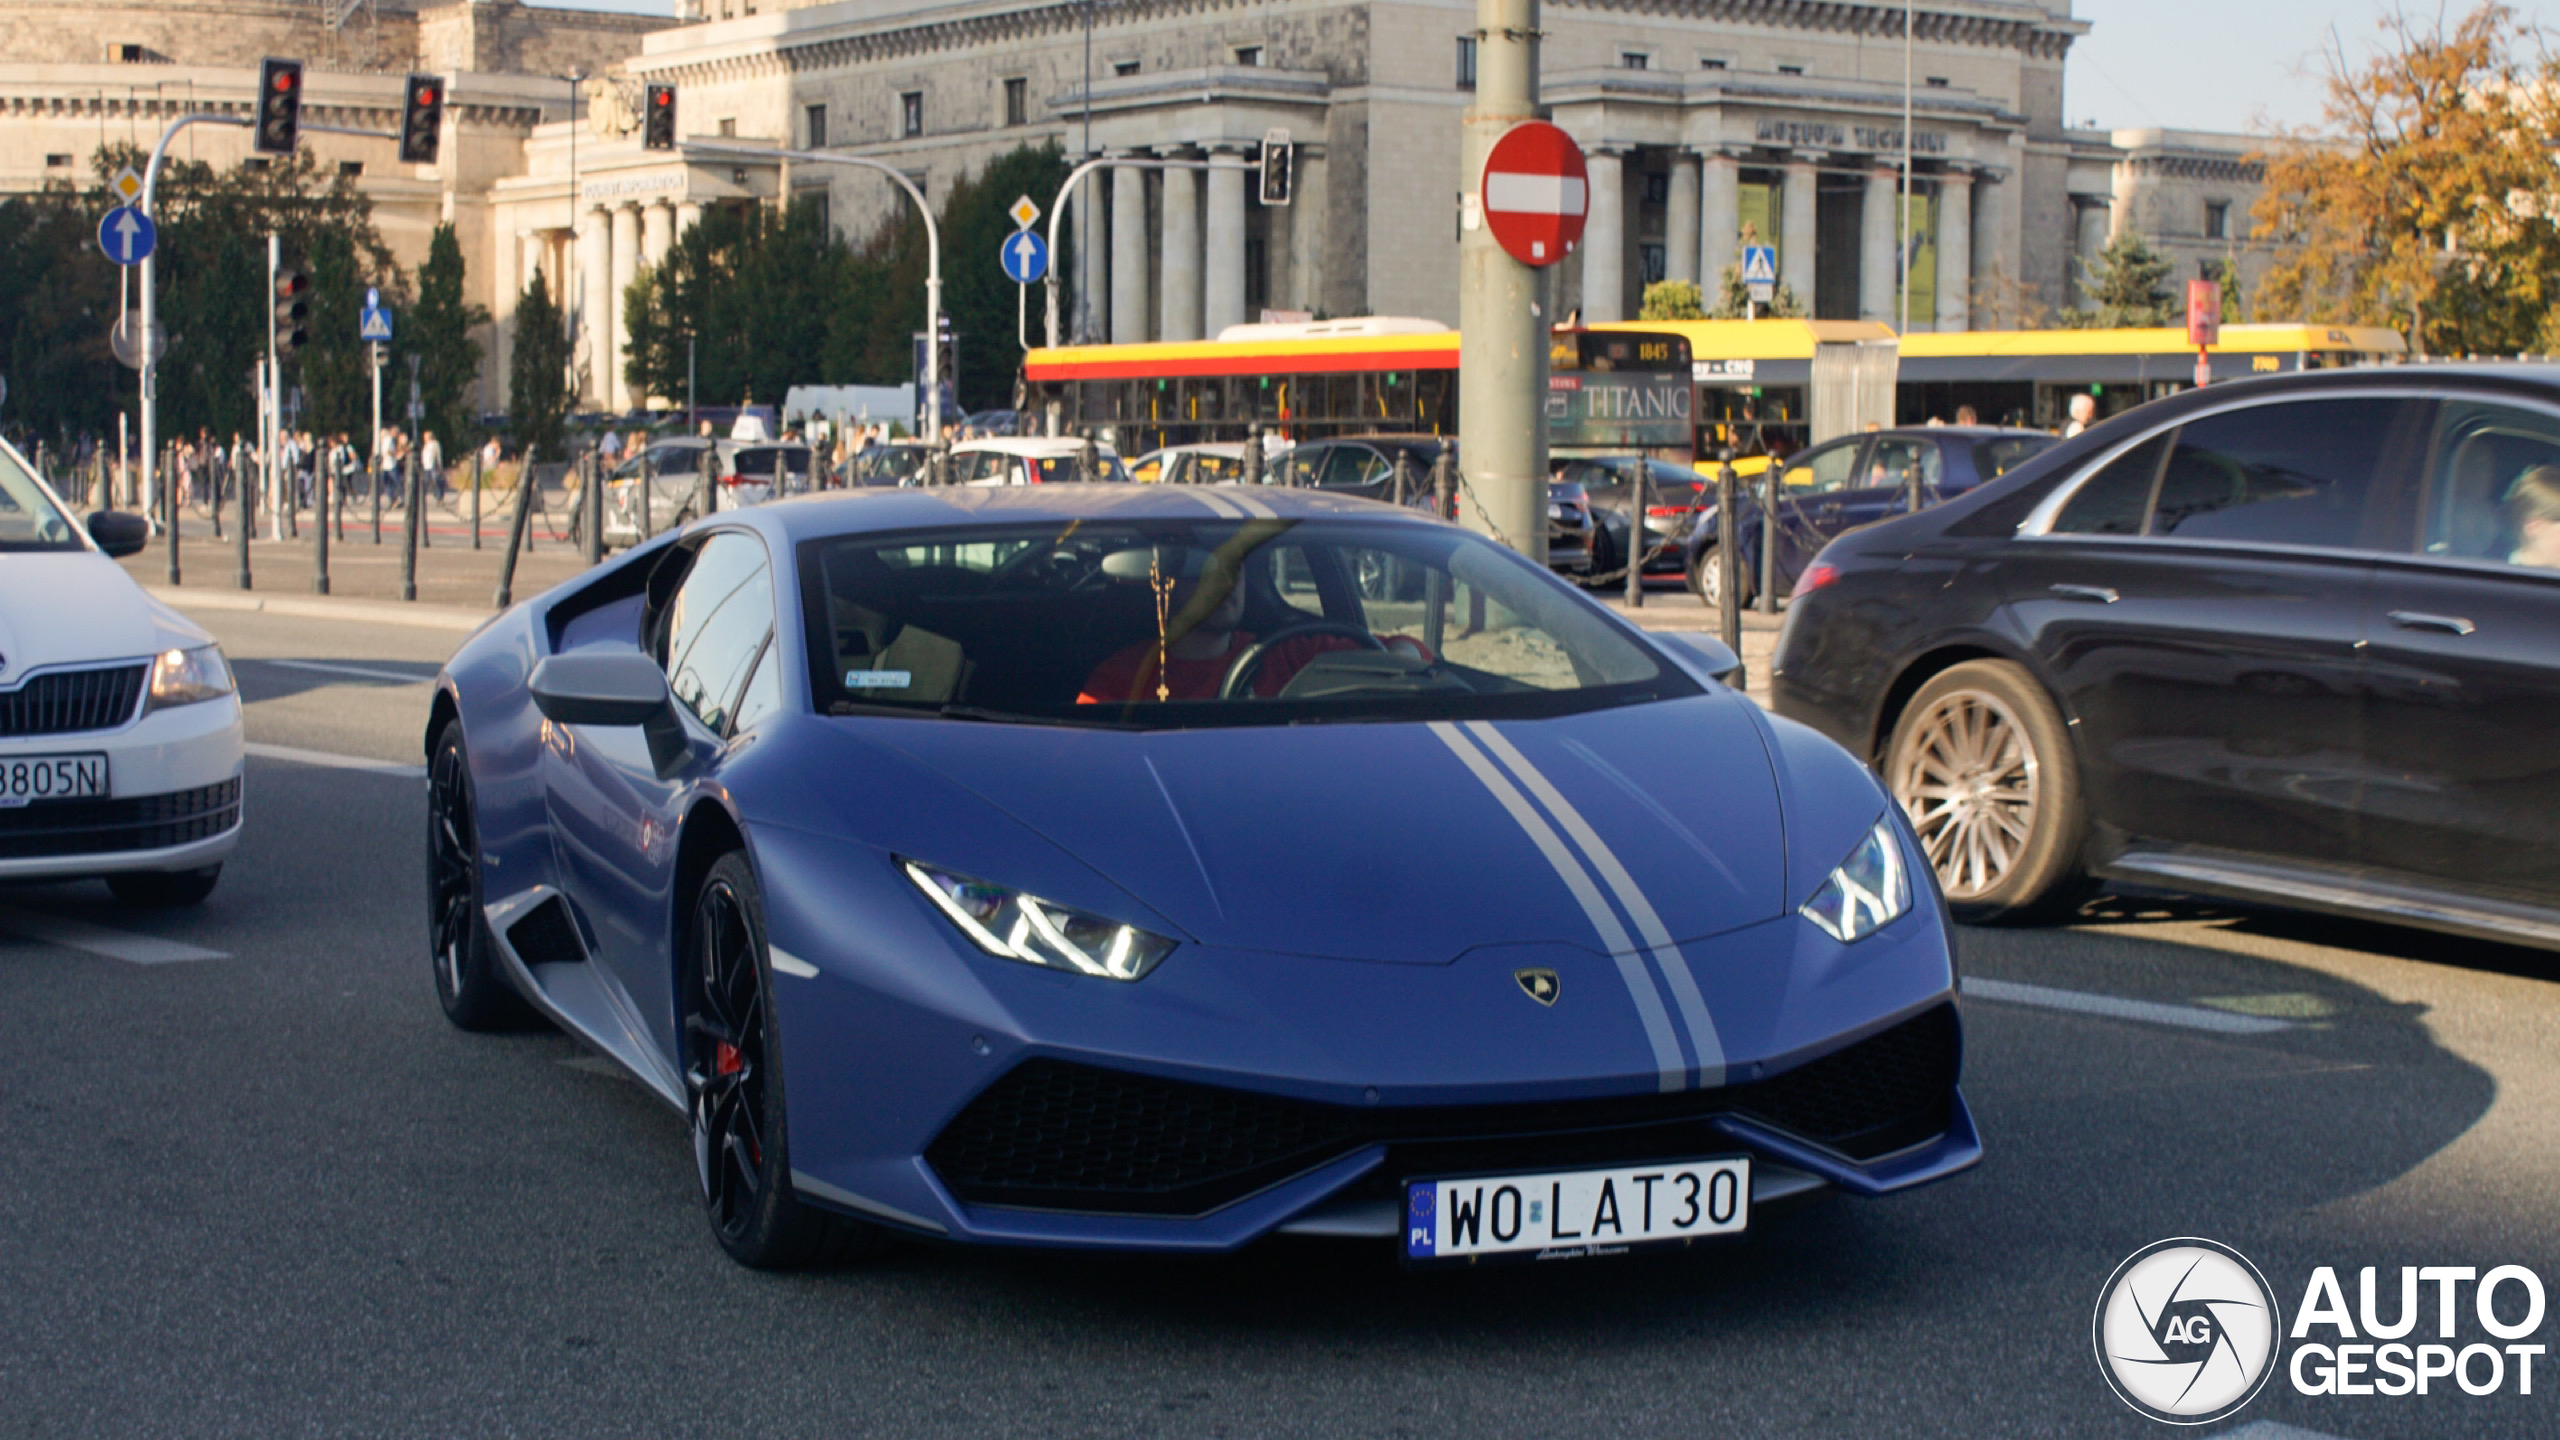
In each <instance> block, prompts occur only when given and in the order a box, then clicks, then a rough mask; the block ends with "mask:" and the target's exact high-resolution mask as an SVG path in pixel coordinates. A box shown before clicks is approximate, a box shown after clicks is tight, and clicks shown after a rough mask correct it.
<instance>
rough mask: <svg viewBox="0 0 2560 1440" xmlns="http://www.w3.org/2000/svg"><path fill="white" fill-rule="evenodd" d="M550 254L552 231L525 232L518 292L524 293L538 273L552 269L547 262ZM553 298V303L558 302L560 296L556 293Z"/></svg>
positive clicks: (517, 283) (517, 284) (517, 278)
mask: <svg viewBox="0 0 2560 1440" xmlns="http://www.w3.org/2000/svg"><path fill="white" fill-rule="evenodd" d="M550 256H551V232H549V231H547V230H527V231H526V232H524V268H523V269H521V270H519V271H517V272H516V293H518V294H522V293H524V289H525V287H526V286H528V285H531V284H532V283H533V277H534V276H535V275H536V274H538V273H541V272H544V271H547V270H549V269H550V266H549V264H548V263H546V262H548V260H549V259H550ZM554 288H555V289H556V288H557V287H554ZM551 300H552V303H553V304H558V303H559V300H560V297H559V296H558V295H556V294H555V295H553V296H552V297H551Z"/></svg>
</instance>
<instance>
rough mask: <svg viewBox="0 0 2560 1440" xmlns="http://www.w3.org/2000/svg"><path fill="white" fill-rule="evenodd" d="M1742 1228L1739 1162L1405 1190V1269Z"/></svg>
mask: <svg viewBox="0 0 2560 1440" xmlns="http://www.w3.org/2000/svg"><path fill="white" fill-rule="evenodd" d="M1750 1223H1751V1158H1750V1157H1749V1156H1747V1155H1728V1156H1720V1157H1718V1158H1715V1159H1712V1160H1683V1161H1665V1162H1661V1163H1658V1164H1652V1165H1627V1166H1621V1167H1618V1168H1616V1169H1610V1170H1562V1171H1554V1172H1550V1173H1546V1174H1538V1175H1488V1176H1469V1177H1465V1178H1461V1179H1454V1180H1409V1181H1407V1182H1405V1226H1404V1237H1405V1239H1404V1254H1405V1258H1406V1259H1407V1260H1409V1261H1428V1260H1465V1259H1471V1258H1475V1257H1479V1256H1506V1257H1518V1258H1531V1259H1538V1260H1566V1259H1573V1258H1577V1257H1580V1256H1586V1255H1615V1254H1617V1253H1619V1252H1621V1251H1623V1250H1627V1249H1631V1248H1633V1247H1635V1246H1638V1245H1660V1244H1666V1243H1669V1242H1672V1241H1681V1240H1694V1239H1696V1238H1698V1237H1699V1236H1701V1235H1733V1234H1739V1233H1740V1232H1741V1231H1742V1230H1743V1229H1744V1228H1745V1227H1746V1226H1748V1225H1749V1224H1750Z"/></svg>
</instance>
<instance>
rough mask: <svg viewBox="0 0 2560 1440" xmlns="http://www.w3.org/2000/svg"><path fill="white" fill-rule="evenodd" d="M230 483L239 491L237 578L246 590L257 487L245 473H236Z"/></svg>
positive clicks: (254, 524) (248, 586) (255, 520)
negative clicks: (238, 569) (238, 570)
mask: <svg viewBox="0 0 2560 1440" xmlns="http://www.w3.org/2000/svg"><path fill="white" fill-rule="evenodd" d="M231 484H232V487H233V488H234V489H236V490H238V491H239V492H240V574H239V576H238V577H237V578H238V580H239V583H240V588H241V589H243V590H247V589H249V588H251V587H250V584H249V532H250V531H251V530H253V529H256V528H257V524H258V518H257V513H256V511H255V509H254V508H253V504H254V500H255V496H256V493H257V489H258V487H257V486H255V485H252V484H250V483H249V477H248V476H246V475H237V476H234V477H232V481H231ZM219 508H220V507H218V506H217V507H216V509H217V510H218V509H219Z"/></svg>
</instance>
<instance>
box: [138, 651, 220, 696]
mask: <svg viewBox="0 0 2560 1440" xmlns="http://www.w3.org/2000/svg"><path fill="white" fill-rule="evenodd" d="M230 693H231V667H230V666H228V665H225V664H224V663H222V647H221V646H219V645H199V646H197V647H196V648H194V649H193V650H163V651H161V652H160V653H159V654H157V655H155V656H153V657H151V708H152V709H154V710H161V709H166V708H167V707H169V706H171V705H193V704H194V703H196V702H197V701H199V700H219V699H221V698H222V697H223V696H225V695H228V694H230Z"/></svg>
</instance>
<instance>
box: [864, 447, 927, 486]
mask: <svg viewBox="0 0 2560 1440" xmlns="http://www.w3.org/2000/svg"><path fill="white" fill-rule="evenodd" d="M932 457H933V447H932V446H930V445H927V444H926V443H925V442H923V441H921V440H875V441H873V442H872V443H871V444H869V445H865V446H864V447H862V449H861V450H859V451H857V452H855V453H854V455H853V457H852V458H851V459H850V460H849V461H847V462H846V466H845V470H846V483H847V484H849V485H858V486H883V485H889V486H895V485H920V484H922V483H924V471H925V466H926V464H927V463H928V462H929V461H930V460H931V459H932Z"/></svg>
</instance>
